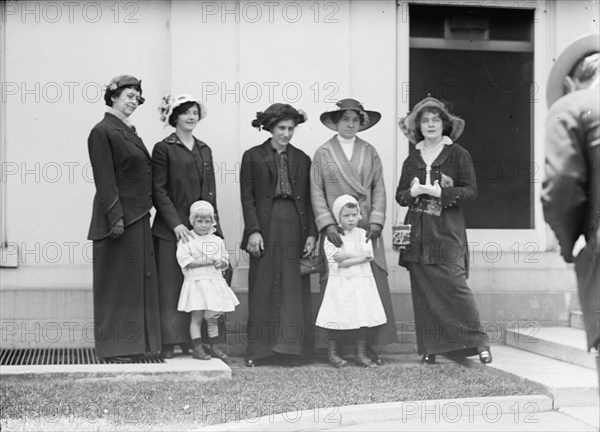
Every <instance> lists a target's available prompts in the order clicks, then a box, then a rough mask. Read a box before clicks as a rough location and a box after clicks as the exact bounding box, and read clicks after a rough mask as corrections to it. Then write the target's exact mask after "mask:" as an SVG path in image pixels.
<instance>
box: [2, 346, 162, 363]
mask: <svg viewBox="0 0 600 432" xmlns="http://www.w3.org/2000/svg"><path fill="white" fill-rule="evenodd" d="M111 363H112V362H111V361H107V360H99V359H98V357H96V353H95V350H94V348H23V349H0V366H26V365H69V364H78V365H79V364H83V365H87V364H111ZM131 363H133V364H136V363H138V364H140V363H145V364H149V363H164V361H163V359H162V358H161V357H160V355H158V354H144V355H140V356H137V358H136V359H135V360H134V361H132V362H131Z"/></svg>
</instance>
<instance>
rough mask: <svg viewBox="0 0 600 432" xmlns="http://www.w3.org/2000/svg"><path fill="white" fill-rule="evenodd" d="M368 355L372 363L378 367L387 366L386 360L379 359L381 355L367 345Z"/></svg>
mask: <svg viewBox="0 0 600 432" xmlns="http://www.w3.org/2000/svg"><path fill="white" fill-rule="evenodd" d="M367 355H368V356H369V358H370V359H371V361H372V362H373V363H375V364H376V365H377V366H383V365H385V360H384V359H382V358H381V357H379V355H378V354H377V353H376V352H375V350H374V349H373V347H372V346H371V345H368V344H367Z"/></svg>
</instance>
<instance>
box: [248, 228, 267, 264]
mask: <svg viewBox="0 0 600 432" xmlns="http://www.w3.org/2000/svg"><path fill="white" fill-rule="evenodd" d="M264 249H265V243H264V241H263V237H262V234H261V233H259V232H253V233H252V234H250V237H248V248H247V251H248V253H249V254H250V255H252V256H253V257H254V258H258V257H259V256H261V255H262V253H263V251H264Z"/></svg>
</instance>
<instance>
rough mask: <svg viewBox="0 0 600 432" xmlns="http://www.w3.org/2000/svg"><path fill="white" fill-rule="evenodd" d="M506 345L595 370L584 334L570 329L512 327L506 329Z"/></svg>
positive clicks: (531, 326)
mask: <svg viewBox="0 0 600 432" xmlns="http://www.w3.org/2000/svg"><path fill="white" fill-rule="evenodd" d="M506 345H508V346H513V347H515V348H519V349H523V350H525V351H530V352H533V353H536V354H540V355H544V356H547V357H551V358H554V359H557V360H560V361H563V362H567V363H572V364H574V365H578V366H582V367H585V368H588V369H593V370H596V359H595V357H594V354H592V353H591V352H588V351H587V342H586V336H585V332H584V331H583V330H580V329H576V328H571V327H540V326H533V325H531V323H529V324H528V325H527V326H523V327H521V326H513V327H511V328H508V329H506Z"/></svg>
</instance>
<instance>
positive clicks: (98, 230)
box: [88, 75, 161, 362]
mask: <svg viewBox="0 0 600 432" xmlns="http://www.w3.org/2000/svg"><path fill="white" fill-rule="evenodd" d="M104 101H105V102H106V105H107V109H106V114H105V115H104V119H103V120H102V121H101V122H100V123H98V124H97V125H96V126H94V128H93V129H92V131H91V132H90V136H89V138H88V150H89V155H90V161H91V165H92V169H93V172H94V183H95V186H96V195H95V197H94V206H93V210H92V221H91V223H90V230H89V234H88V239H90V240H92V241H93V246H94V248H93V254H94V255H93V256H94V264H93V269H94V281H93V288H94V322H95V326H96V327H95V330H96V331H95V344H96V355H97V356H98V358H100V359H108V360H109V361H113V362H130V361H132V360H133V359H135V357H136V356H139V355H141V354H144V353H148V352H150V353H156V352H158V351H160V345H161V341H160V314H159V307H158V289H157V285H156V265H155V262H154V256H153V255H154V252H153V247H152V234H151V231H150V209H151V208H152V172H151V162H150V154H149V153H148V150H147V149H146V147H145V146H144V143H143V142H142V140H141V138H140V137H138V136H137V134H136V131H135V128H134V127H133V125H132V124H131V122H130V120H129V116H130V115H131V114H132V113H133V112H134V111H135V110H136V109H137V107H138V106H139V105H141V104H142V103H144V98H143V97H142V87H141V81H140V80H138V79H136V78H135V77H133V76H130V75H120V76H118V77H116V78H113V79H112V81H111V82H110V84H109V85H108V86H107V88H106V92H105V94H104Z"/></svg>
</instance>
